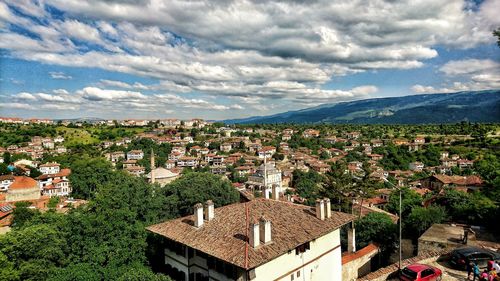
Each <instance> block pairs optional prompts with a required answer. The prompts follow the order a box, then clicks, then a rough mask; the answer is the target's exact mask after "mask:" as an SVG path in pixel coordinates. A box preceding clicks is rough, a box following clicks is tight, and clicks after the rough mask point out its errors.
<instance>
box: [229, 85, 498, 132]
mask: <svg viewBox="0 0 500 281" xmlns="http://www.w3.org/2000/svg"><path fill="white" fill-rule="evenodd" d="M461 121H469V122H500V90H487V91H469V92H458V93H448V94H426V95H413V96H404V97H391V98H376V99H366V100H358V101H351V102H342V103H336V104H324V105H321V106H317V107H313V108H308V109H302V110H297V111H288V112H285V113H279V114H274V115H269V116H257V117H250V118H244V119H232V120H225V121H223V122H225V123H226V124H269V123H333V124H346V123H349V124H433V123H434V124H437V123H456V122H461Z"/></svg>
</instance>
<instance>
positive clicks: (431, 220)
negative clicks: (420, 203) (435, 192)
mask: <svg viewBox="0 0 500 281" xmlns="http://www.w3.org/2000/svg"><path fill="white" fill-rule="evenodd" d="M446 217H447V214H446V210H445V208H444V207H441V206H429V207H427V208H424V207H415V208H413V209H412V210H411V213H410V215H409V216H408V218H406V220H404V227H405V230H406V232H407V233H409V234H411V235H412V236H413V238H418V237H420V235H422V234H423V233H424V232H425V231H426V230H427V229H428V228H429V227H431V226H432V225H433V224H435V223H441V222H442V221H444V220H445V219H446Z"/></svg>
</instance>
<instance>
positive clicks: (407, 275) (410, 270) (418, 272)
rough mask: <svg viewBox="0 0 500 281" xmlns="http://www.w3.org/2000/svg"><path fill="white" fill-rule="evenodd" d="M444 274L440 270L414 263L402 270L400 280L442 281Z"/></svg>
mask: <svg viewBox="0 0 500 281" xmlns="http://www.w3.org/2000/svg"><path fill="white" fill-rule="evenodd" d="M442 274H443V272H441V269H439V268H435V267H433V266H430V265H425V264H419V263H414V264H411V265H409V266H407V267H405V268H403V270H401V274H400V276H399V279H400V280H404V281H440V280H441V275H442Z"/></svg>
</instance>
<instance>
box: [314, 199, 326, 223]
mask: <svg viewBox="0 0 500 281" xmlns="http://www.w3.org/2000/svg"><path fill="white" fill-rule="evenodd" d="M316 217H317V218H318V219H320V220H325V204H324V201H323V200H322V199H317V200H316Z"/></svg>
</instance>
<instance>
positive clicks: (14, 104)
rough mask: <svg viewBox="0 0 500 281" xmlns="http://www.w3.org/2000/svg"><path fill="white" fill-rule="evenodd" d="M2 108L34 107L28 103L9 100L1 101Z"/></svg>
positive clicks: (0, 106)
mask: <svg viewBox="0 0 500 281" xmlns="http://www.w3.org/2000/svg"><path fill="white" fill-rule="evenodd" d="M0 108H7V109H33V107H32V106H31V105H29V104H27V103H19V102H9V103H0Z"/></svg>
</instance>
